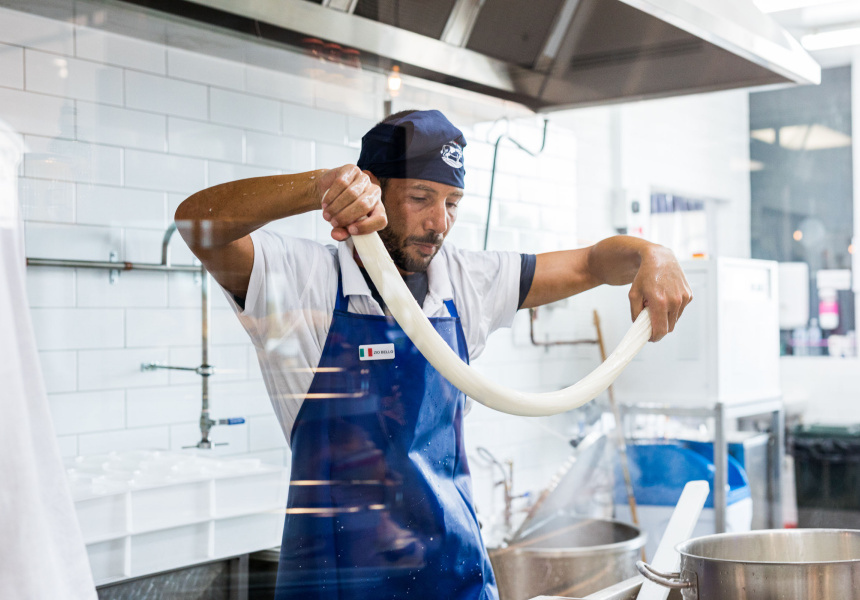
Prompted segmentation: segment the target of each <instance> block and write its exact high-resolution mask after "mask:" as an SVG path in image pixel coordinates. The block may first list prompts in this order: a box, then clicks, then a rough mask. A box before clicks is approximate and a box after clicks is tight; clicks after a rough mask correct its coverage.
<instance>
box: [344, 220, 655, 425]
mask: <svg viewBox="0 0 860 600" xmlns="http://www.w3.org/2000/svg"><path fill="white" fill-rule="evenodd" d="M352 239H353V242H354V243H355V248H356V250H357V251H358V255H359V257H361V262H362V263H363V264H364V268H365V269H367V272H368V273H369V274H370V278H371V279H372V280H373V283H374V284H376V289H378V290H379V294H380V295H381V296H382V299H383V300H384V301H385V304H386V305H387V306H388V309H389V310H390V311H391V314H392V315H393V316H394V319H395V320H396V321H397V324H398V325H400V327H401V328H402V329H403V331H404V332H405V333H406V335H407V336H409V339H410V340H412V343H413V344H415V346H416V347H417V348H418V350H419V351H420V352H421V354H423V355H424V357H425V358H426V359H427V360H428V362H430V364H431V365H433V366H434V367H435V368H436V370H437V371H439V372H440V373H441V374H442V375H443V376H444V377H445V378H446V379H448V381H450V382H451V383H452V384H454V385H455V386H456V387H457V388H458V389H459V390H460V391H462V392H463V393H464V394H466V395H467V396H469V397H470V398H472V399H473V400H476V401H478V402H480V403H481V404H483V405H484V406H487V407H489V408H492V409H495V410H498V411H501V412H505V413H508V414H511V415H520V416H525V417H543V416H549V415H555V414H558V413H562V412H566V411H568V410H572V409H574V408H577V407H580V406H582V405H583V404H585V403H587V402H590V401H591V400H593V399H594V398H596V397H597V396H598V395H599V394H601V393H602V392H603V391H604V390H606V388H608V387H609V386H610V384H611V383H612V382H613V381H615V378H616V377H618V375H620V374H621V371H622V370H624V367H626V366H627V365H628V364H629V363H630V361H631V360H633V357H634V356H636V354H637V353H638V352H639V351H640V350H641V349H642V348H643V346H645V344H646V343H647V342H648V339H649V338H650V337H651V319H650V318H649V316H648V309H647V308H645V309H644V310H642V312H641V313H640V314H639V317H638V318H637V319H636V321H635V322H634V323H633V326H632V327H631V328H630V330H629V331H628V332H627V334H626V335H625V336H624V337H623V338H622V339H621V342H620V343H619V344H618V347H617V348H616V349H615V351H614V352H612V354H610V355H609V357H608V358H607V359H606V361H605V362H603V364H601V365H600V366H598V367H597V368H596V369H595V370H594V371H592V372H591V373H590V374H589V375H587V376H585V377H584V378H583V379H582V380H580V381H579V382H577V383H575V384H573V385H572V386H570V387H567V388H564V389H562V390H558V391H554V392H543V393H531V392H519V391H517V390H512V389H509V388H506V387H504V386H502V385H499V384H498V383H496V382H495V381H493V380H491V379H490V378H488V377H486V376H484V375H482V374H481V373H479V372H477V371H476V370H475V369H473V368H472V367H470V366H469V365H468V364H466V363H465V362H463V361H462V360H461V359H460V357H459V356H457V354H456V353H454V351H453V350H451V347H450V346H448V344H446V343H445V341H444V340H442V338H441V337H439V334H437V333H436V330H435V329H433V326H432V325H431V324H430V321H429V320H428V319H427V317H426V316H425V315H424V313H423V312H422V311H421V307H420V306H418V303H417V302H416V301H415V298H413V297H412V294H411V292H410V291H409V289H408V288H407V287H406V283H404V281H403V278H402V277H401V276H400V273H399V272H398V271H397V267H395V265H394V262H393V261H392V260H391V256H389V254H388V251H387V250H386V249H385V246H384V245H383V243H382V240H381V239H380V238H379V235H378V234H376V233H371V234H369V235H354V236H352Z"/></svg>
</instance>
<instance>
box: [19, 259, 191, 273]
mask: <svg viewBox="0 0 860 600" xmlns="http://www.w3.org/2000/svg"><path fill="white" fill-rule="evenodd" d="M27 266H28V267H71V268H74V269H108V270H110V271H163V272H166V271H181V272H185V273H199V272H200V267H199V266H196V265H175V266H170V265H164V264H160V265H159V264H156V263H131V262H110V261H107V260H65V259H59V258H28V259H27Z"/></svg>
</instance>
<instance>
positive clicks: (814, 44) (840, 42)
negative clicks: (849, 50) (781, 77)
mask: <svg viewBox="0 0 860 600" xmlns="http://www.w3.org/2000/svg"><path fill="white" fill-rule="evenodd" d="M800 43H801V44H803V47H804V48H806V49H807V50H828V49H830V48H844V47H845V46H856V45H858V44H860V27H851V28H850V29H834V30H833V31H822V32H821V33H810V34H808V35H805V36H803V37H802V38H801V39H800Z"/></svg>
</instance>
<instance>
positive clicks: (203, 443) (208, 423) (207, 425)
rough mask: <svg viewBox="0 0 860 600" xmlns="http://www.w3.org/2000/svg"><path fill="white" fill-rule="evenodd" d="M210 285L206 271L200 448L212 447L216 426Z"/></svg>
mask: <svg viewBox="0 0 860 600" xmlns="http://www.w3.org/2000/svg"><path fill="white" fill-rule="evenodd" d="M209 285H210V280H209V272H208V271H206V270H204V271H203V281H202V282H201V285H200V290H201V296H202V297H201V300H202V301H201V305H202V315H201V316H202V321H201V327H200V329H201V335H202V339H201V344H200V345H201V351H200V361H201V365H200V367H201V368H202V369H206V370H207V371H206V372H204V373H201V376H202V377H203V386H202V397H201V406H200V442H199V443H198V444H197V446H198V447H199V448H211V447H212V442H210V441H209V431H210V430H211V429H212V425H214V422H213V421H212V419H210V418H209V373H208V369H209V366H210V365H209V318H210V317H211V316H212V306H211V303H210V302H209Z"/></svg>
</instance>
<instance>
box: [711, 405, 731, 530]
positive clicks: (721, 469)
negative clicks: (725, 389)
mask: <svg viewBox="0 0 860 600" xmlns="http://www.w3.org/2000/svg"><path fill="white" fill-rule="evenodd" d="M728 487H729V451H728V444H727V443H726V414H725V408H724V406H723V403H722V402H717V404H716V406H715V407H714V531H715V532H716V533H725V531H726V510H727V507H728V493H727V490H728Z"/></svg>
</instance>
